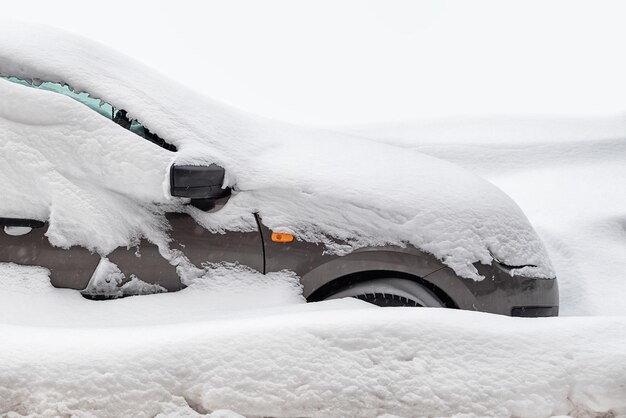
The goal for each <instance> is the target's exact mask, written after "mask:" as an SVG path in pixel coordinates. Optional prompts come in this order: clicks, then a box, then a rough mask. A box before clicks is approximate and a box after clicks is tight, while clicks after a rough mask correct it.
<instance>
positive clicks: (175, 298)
mask: <svg viewBox="0 0 626 418" xmlns="http://www.w3.org/2000/svg"><path fill="white" fill-rule="evenodd" d="M128 283H133V281H130V282H128ZM139 283H142V282H139ZM136 285H138V283H136V282H135V286H136ZM0 286H1V287H2V292H0V306H2V309H0V323H2V324H5V325H6V324H8V325H13V326H26V327H40V326H48V327H62V328H80V327H92V328H97V327H103V328H114V327H129V326H139V327H147V326H157V325H164V324H178V323H184V324H191V323H194V322H202V321H207V320H218V319H224V318H233V317H238V316H246V315H248V312H250V311H251V310H253V309H255V311H254V312H255V314H254V315H260V314H264V315H269V316H271V315H272V314H273V309H275V308H277V307H281V309H282V312H283V313H284V312H287V311H288V310H289V309H290V307H291V306H297V305H300V304H303V303H305V299H304V297H303V296H302V288H301V285H300V282H299V280H298V278H297V277H296V276H295V275H294V274H293V273H292V272H275V273H269V274H266V275H264V274H261V273H259V272H257V271H254V270H251V269H249V268H246V267H243V266H238V265H228V264H224V265H213V266H207V267H205V268H204V269H203V270H201V271H199V272H196V275H195V277H194V279H193V281H192V282H191V283H190V286H189V287H187V288H186V289H183V290H181V291H179V292H175V293H159V294H152V295H147V296H138V297H132V298H124V299H115V300H107V301H101V300H100V301H94V300H88V299H85V298H83V297H82V296H81V295H80V294H79V293H78V292H76V291H75V290H70V289H56V288H54V287H52V285H51V284H50V280H49V278H48V270H47V269H44V268H40V267H30V266H18V265H15V264H8V263H0ZM125 290H126V291H127V292H129V291H130V290H129V289H127V288H126V289H125Z"/></svg>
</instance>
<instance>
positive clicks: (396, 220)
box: [0, 24, 554, 280]
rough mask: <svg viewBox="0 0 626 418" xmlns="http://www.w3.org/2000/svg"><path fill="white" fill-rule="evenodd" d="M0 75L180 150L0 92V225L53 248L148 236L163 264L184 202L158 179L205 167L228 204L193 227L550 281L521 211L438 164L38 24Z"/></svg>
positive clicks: (14, 43)
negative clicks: (220, 96)
mask: <svg viewBox="0 0 626 418" xmlns="http://www.w3.org/2000/svg"><path fill="white" fill-rule="evenodd" d="M0 75H5V76H15V77H18V78H20V79H26V80H33V81H34V82H35V83H38V82H39V81H42V80H43V81H49V82H62V83H67V84H69V85H70V86H71V87H72V88H73V89H75V90H78V91H85V92H88V93H89V94H90V95H91V96H93V97H96V98H99V99H102V100H104V101H106V102H107V103H110V104H112V105H114V106H115V107H117V108H122V109H125V110H127V111H128V112H129V116H131V117H132V118H136V119H138V120H139V121H140V122H141V123H142V124H143V125H145V126H146V127H148V128H149V129H150V130H151V131H153V132H154V133H156V134H158V135H159V136H160V137H161V138H164V139H166V140H168V141H171V142H172V143H173V144H174V145H176V146H177V148H178V150H179V151H178V152H177V153H172V152H169V151H165V150H162V149H158V148H157V147H156V146H154V145H153V144H151V143H148V142H147V141H143V140H141V139H140V138H138V137H136V136H134V135H133V134H131V133H129V132H127V131H124V129H122V128H121V127H119V126H117V125H116V124H115V123H113V122H111V121H110V120H107V119H106V118H104V117H102V116H101V115H98V114H97V113H96V112H93V111H91V110H89V109H87V108H86V107H85V106H83V105H81V104H79V103H78V102H74V101H72V100H71V99H68V98H66V97H62V96H60V95H58V94H57V95H55V94H53V93H50V92H45V91H39V90H36V89H30V88H28V87H25V86H21V85H17V84H13V83H11V82H8V81H6V80H0V97H2V105H1V106H0V147H2V148H0V150H1V152H0V163H1V164H2V165H3V167H7V169H3V170H2V177H1V178H0V194H2V195H3V196H7V197H8V198H6V199H3V200H2V202H1V203H0V214H2V215H3V216H14V215H17V214H19V215H21V216H26V215H27V216H29V217H33V218H36V219H42V220H46V219H49V220H50V223H51V229H50V231H49V232H48V234H49V236H50V239H51V242H52V243H53V244H55V245H59V246H63V247H67V246H69V245H72V244H76V245H82V246H85V247H87V248H90V249H92V250H95V251H98V252H99V253H100V254H103V255H106V254H107V253H109V252H110V251H111V250H112V249H113V248H115V247H116V246H127V245H129V244H132V243H133V242H135V241H136V240H137V238H138V237H139V236H146V237H147V238H148V239H150V240H151V241H153V242H155V243H157V244H158V245H159V246H160V247H161V251H162V253H163V254H164V256H166V257H168V258H169V259H170V261H171V262H175V261H174V259H175V258H176V255H175V254H171V253H170V252H169V250H168V248H167V241H168V237H167V235H166V228H167V225H166V222H165V220H164V219H163V212H164V210H165V209H168V210H181V208H180V205H181V203H182V201H181V200H180V199H171V198H169V197H168V190H167V178H168V168H169V166H170V165H171V164H172V163H174V162H177V163H190V164H206V163H210V162H216V163H218V164H220V165H222V166H223V167H224V168H225V169H226V172H227V185H229V186H235V190H236V193H235V195H234V196H233V197H232V198H231V200H230V201H229V203H228V204H227V205H226V206H225V207H224V208H223V209H221V210H220V211H219V212H217V213H214V214H210V215H207V214H199V215H198V216H204V217H206V218H207V220H206V222H203V224H210V225H213V226H214V228H215V229H231V230H247V229H250V228H251V227H253V225H251V224H250V222H249V221H248V220H249V216H248V215H249V214H250V213H251V212H253V211H257V212H258V213H260V215H261V218H262V220H263V222H264V223H265V224H266V225H267V226H268V227H270V228H272V229H277V230H282V231H285V232H292V233H294V234H295V235H296V236H297V237H299V238H301V239H306V240H308V241H313V242H323V243H325V244H326V245H327V247H328V248H329V251H331V252H336V253H342V252H346V251H350V250H351V249H353V248H358V247H365V246H378V245H384V244H396V245H406V244H411V245H414V246H415V247H418V248H420V249H423V250H424V251H426V252H429V253H432V254H434V255H435V256H437V257H438V258H439V259H441V260H442V261H443V262H444V263H445V264H446V265H448V266H450V267H452V268H453V269H454V270H455V271H456V272H457V273H458V274H459V275H462V276H464V277H468V278H473V279H476V280H480V279H481V277H480V276H479V275H478V273H477V271H476V269H475V267H474V266H473V263H476V262H478V261H479V262H482V263H485V264H489V263H491V260H492V254H493V255H494V256H495V257H496V258H498V259H500V260H501V261H503V262H504V263H506V264H509V265H514V266H523V265H527V266H532V267H525V268H523V271H522V270H521V269H520V270H515V269H514V270H513V274H516V273H518V274H522V273H523V274H528V275H535V276H537V277H552V276H553V275H554V272H553V270H552V267H551V265H550V262H549V260H548V258H547V255H546V252H545V249H544V247H543V244H542V243H541V241H540V240H539V239H538V237H537V235H536V233H535V232H534V230H533V229H532V227H531V226H530V224H529V223H528V221H527V219H526V217H525V216H524V214H523V213H522V212H521V211H520V209H519V208H518V206H517V205H516V204H515V203H514V202H513V201H512V200H511V199H510V198H509V197H508V196H506V195H505V194H503V193H502V192H501V191H500V190H498V189H497V188H496V187H494V186H493V185H491V184H490V183H488V182H487V181H485V180H483V179H481V178H479V177H477V176H476V175H474V174H472V173H471V172H469V171H466V170H464V169H462V168H460V167H458V166H456V165H453V164H450V163H448V162H445V161H442V160H439V159H436V158H432V157H429V156H426V155H424V154H421V153H418V152H413V151H407V150H406V149H402V148H399V147H396V146H389V145H381V144H380V143H376V142H373V141H369V140H363V139H359V138H354V137H351V136H347V135H342V134H336V133H332V132H329V131H323V130H314V129H304V128H299V127H294V126H290V125H286V124H280V123H277V122H273V121H268V120H262V119H259V118H256V117H253V116H250V115H246V114H242V113H241V112H239V111H236V110H234V109H230V108H228V107H226V106H223V105H221V104H218V103H215V102H213V101H211V100H209V99H207V98H205V97H202V96H199V95H197V94H196V93H194V92H193V91H190V90H188V89H186V88H184V87H182V86H180V85H178V84H176V83H175V82H173V81H172V80H169V79H166V78H164V77H162V76H161V75H159V74H156V73H154V72H153V71H152V70H150V69H148V68H145V67H143V66H142V65H140V64H138V63H136V62H134V61H133V60H132V59H131V58H129V57H126V56H123V55H121V54H117V53H115V52H114V51H111V50H109V49H108V48H105V47H103V46H101V45H99V44H95V43H93V42H90V41H87V40H85V39H81V38H78V37H76V36H73V35H69V34H66V33H64V32H59V31H55V30H52V29H49V28H44V27H31V26H25V25H13V24H3V25H2V27H1V28H0ZM16 155H23V157H20V158H16V157H15V156H16ZM126 213H129V214H132V215H129V216H125V214H126ZM83 225H87V227H85V228H83ZM338 242H342V244H341V245H340V244H338Z"/></svg>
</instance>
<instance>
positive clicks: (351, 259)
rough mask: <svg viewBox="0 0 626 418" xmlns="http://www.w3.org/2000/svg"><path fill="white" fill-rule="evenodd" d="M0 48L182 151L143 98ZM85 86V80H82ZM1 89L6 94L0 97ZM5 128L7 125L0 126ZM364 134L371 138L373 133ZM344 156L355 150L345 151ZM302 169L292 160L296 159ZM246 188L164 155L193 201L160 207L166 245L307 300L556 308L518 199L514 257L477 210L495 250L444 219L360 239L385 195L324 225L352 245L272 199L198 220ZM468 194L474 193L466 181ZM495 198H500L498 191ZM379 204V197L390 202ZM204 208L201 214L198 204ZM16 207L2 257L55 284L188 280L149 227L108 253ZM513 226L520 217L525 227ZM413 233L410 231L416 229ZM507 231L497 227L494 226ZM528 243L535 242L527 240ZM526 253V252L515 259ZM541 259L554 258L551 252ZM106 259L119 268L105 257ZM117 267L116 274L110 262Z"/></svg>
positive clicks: (59, 91)
mask: <svg viewBox="0 0 626 418" xmlns="http://www.w3.org/2000/svg"><path fill="white" fill-rule="evenodd" d="M50 48H53V46H51V47H50ZM42 49H46V48H42ZM5 50H6V48H5ZM2 51H3V50H2V45H0V86H1V85H6V86H8V85H11V86H13V87H10V88H15V89H35V90H47V91H48V92H51V93H52V94H54V95H61V96H65V97H69V98H71V99H73V100H74V101H75V102H78V103H80V106H83V107H84V108H89V109H90V110H91V111H92V112H93V113H94V114H98V115H99V117H101V121H102V124H103V126H106V127H107V129H113V125H112V124H115V126H116V128H115V129H120V128H122V129H124V130H125V131H130V132H131V133H133V134H134V135H135V137H136V138H140V139H141V140H144V141H147V142H148V143H150V146H157V147H159V148H161V149H162V150H166V151H167V152H168V153H171V154H172V155H175V154H176V153H177V152H178V149H177V146H176V141H173V140H171V139H169V138H167V137H165V135H164V134H163V133H162V132H166V131H167V130H165V129H161V132H159V133H158V134H157V132H155V131H156V130H154V129H153V128H152V126H150V125H148V124H144V123H143V121H142V122H139V120H138V119H135V118H133V117H131V116H130V115H131V114H132V115H136V114H145V113H142V109H139V108H132V109H131V108H124V109H122V108H118V107H117V106H114V105H112V104H110V103H109V102H108V101H105V100H102V99H100V98H97V97H96V96H92V95H91V94H90V93H89V94H86V93H84V92H82V91H79V90H75V89H73V88H72V87H70V86H69V85H68V83H67V82H66V81H65V80H64V81H55V80H58V79H59V76H58V75H57V76H55V77H52V76H50V78H49V79H46V78H44V77H45V76H46V74H48V72H46V71H42V70H40V69H37V68H34V67H33V68H32V69H31V70H29V68H28V65H27V63H20V62H18V61H16V58H14V56H13V55H16V54H13V55H10V54H8V53H6V54H4V55H3V54H2ZM11 51H17V49H12V50H11ZM17 55H19V54H17ZM3 59H4V61H3ZM42 62H43V61H42ZM29 71H32V74H29ZM50 71H52V70H50ZM55 71H56V70H55ZM131 71H135V69H133V70H131ZM78 73H79V72H78V71H77V74H78ZM73 77H74V78H75V77H76V75H74V76H73ZM137 77H141V76H137ZM70 78H72V77H69V76H68V79H70ZM121 79H122V77H120V80H121ZM137 80H139V78H137ZM2 83H5V84H2ZM7 83H8V84H7ZM7 88H9V87H7ZM81 89H82V90H85V87H84V84H83V85H82V86H81ZM99 90H101V88H99ZM15 91H18V90H15ZM19 91H20V92H21V91H25V90H19ZM38 97H39V96H38ZM41 97H42V98H44V99H48V98H50V99H52V98H53V97H54V96H51V95H50V93H47V95H42V96H41ZM2 100H3V98H2V97H0V104H1V102H2ZM63 103H65V102H63ZM125 106H127V105H125ZM0 129H2V127H1V126H0ZM15 129H19V128H15ZM1 135H2V131H0V138H1ZM0 145H1V144H0ZM367 146H368V147H375V145H372V144H367ZM373 149H375V148H373ZM59 152H61V151H59ZM168 155H169V154H168ZM102 158H105V157H104V156H103V157H102ZM107 158H109V157H107ZM433 160H434V159H433ZM345 161H348V162H349V159H346V160H345ZM428 161H430V160H428ZM442 164H443V163H442ZM446 164H447V163H446ZM442 167H443V168H442V170H452V171H453V170H455V169H454V168H448V167H449V166H448V165H443V166H442ZM290 169H292V168H290ZM295 169H296V170H297V167H296V168H295ZM348 169H350V170H352V171H353V172H354V171H358V170H360V169H361V168H360V167H359V165H358V164H354V166H350V167H348ZM292 170H293V169H292ZM455 176H456V177H455ZM455 176H452V175H451V176H448V177H447V178H446V179H445V181H446V182H448V183H450V182H454V181H456V180H455V178H457V177H459V176H457V175H456V174H455ZM467 176H469V174H468V175H467ZM450 179H452V180H450ZM463 181H467V178H459V182H461V183H462V182H463ZM481 184H482V183H481ZM383 185H384V186H385V187H386V188H387V190H389V191H390V192H391V191H393V193H390V194H393V196H401V195H402V193H409V192H408V191H405V190H402V188H401V187H400V186H395V185H394V184H392V183H389V184H386V183H383ZM481 187H482V186H481ZM485 187H491V186H485ZM394 188H395V189H394ZM296 189H297V188H296ZM301 189H302V190H304V189H306V187H305V186H302V187H301ZM493 189H494V190H495V188H493ZM302 190H300V189H298V192H299V193H301V194H302V193H304V197H302V198H301V200H298V199H293V201H290V202H289V203H290V205H289V206H288V208H287V209H285V211H286V212H289V215H290V216H291V217H292V218H291V219H294V218H296V216H297V214H302V217H307V216H309V217H315V213H314V212H315V210H316V209H315V207H314V205H311V206H310V207H309V206H307V204H306V203H305V202H307V200H306V198H307V197H306V196H307V194H306V190H305V191H304V192H302ZM459 190H460V189H459ZM489 190H490V192H489V193H491V195H493V196H498V198H497V199H502V201H506V202H508V200H507V199H508V197H506V196H505V197H500V194H502V195H503V193H502V192H500V191H497V190H496V191H494V190H492V189H491V188H490V189H489ZM243 192H245V191H243ZM243 192H242V190H241V189H239V188H238V185H237V184H230V183H229V171H228V167H224V166H223V165H221V164H219V163H214V162H210V163H209V162H206V163H205V162H202V161H201V162H194V161H191V162H188V161H187V160H181V161H176V160H175V159H174V162H173V163H172V164H171V165H170V166H169V173H168V182H167V185H166V192H165V193H166V194H168V198H169V199H172V200H173V201H176V202H183V204H184V205H185V206H186V208H183V209H181V206H177V207H176V208H175V210H172V211H170V212H167V213H165V214H164V219H165V220H166V222H167V224H168V226H169V232H168V234H169V237H170V238H171V241H169V244H168V245H170V248H169V249H168V251H169V250H171V251H173V252H176V253H177V254H183V259H184V260H186V261H187V262H189V263H190V264H191V265H194V266H198V267H200V266H203V265H207V263H209V264H210V263H235V264H239V265H242V266H246V267H247V268H250V269H254V270H256V271H258V272H260V273H263V274H265V273H269V272H276V271H281V270H289V271H293V272H295V274H297V275H298V277H299V278H300V283H301V285H302V288H303V294H304V297H305V298H306V299H307V301H310V302H316V301H322V300H328V299H335V298H343V297H353V298H358V299H361V300H363V301H366V302H369V303H372V304H375V305H378V306H396V307H399V306H408V307H445V308H456V309H466V310H476V311H482V312H488V313H494V314H502V315H511V316H519V317H542V316H555V315H558V310H559V297H558V284H557V280H556V276H555V275H554V274H553V272H552V270H551V267H549V266H548V267H545V268H544V266H539V265H538V263H537V262H535V261H533V260H545V259H546V257H547V256H546V255H545V254H543V253H542V254H539V255H537V254H533V253H532V252H533V251H534V252H535V253H537V252H543V251H545V250H544V249H543V247H542V246H541V244H540V241H539V239H538V237H537V236H536V235H535V232H534V231H533V230H532V227H530V225H529V224H528V221H527V220H526V219H525V217H524V216H523V214H521V211H518V208H517V207H516V206H515V205H512V206H510V207H507V210H506V211H505V212H506V214H507V216H509V217H510V218H512V219H514V222H511V225H507V226H506V228H507V231H512V233H511V234H509V235H507V236H506V237H505V238H503V240H505V241H506V245H504V246H502V248H504V250H500V253H504V254H511V253H513V254H515V251H516V248H523V249H524V251H519V252H518V255H519V256H514V257H510V260H518V262H515V263H513V262H511V261H510V260H509V259H506V258H505V257H503V256H502V255H501V254H498V247H497V245H495V244H493V243H494V242H496V240H495V238H493V237H486V238H484V239H483V238H481V235H480V234H481V233H482V232H481V229H488V228H485V227H484V226H482V222H483V221H482V220H478V218H477V220H476V221H475V222H474V221H472V220H471V219H470V221H468V222H470V223H472V222H473V224H472V225H470V227H471V228H472V231H473V232H472V234H473V235H471V237H472V240H475V241H477V242H482V241H483V240H484V242H485V243H488V244H485V246H484V247H485V248H487V247H488V249H487V250H485V248H482V247H481V251H482V250H485V251H488V257H487V260H486V259H485V256H481V257H478V256H475V255H472V251H469V250H468V248H469V247H470V246H471V245H473V244H472V242H474V241H467V239H466V238H462V237H461V232H458V233H459V241H458V243H455V242H452V241H454V239H455V238H454V237H455V233H456V232H455V231H456V230H455V229H454V228H453V227H450V226H445V225H444V226H441V228H448V229H447V230H445V232H446V234H445V235H446V237H445V239H444V238H442V239H441V240H440V241H436V240H435V241H434V242H435V244H437V245H430V246H429V245H427V244H426V243H425V244H424V245H419V244H418V245H416V244H415V242H418V243H419V242H422V241H424V242H426V241H425V240H424V239H422V237H417V238H416V239H415V240H414V241H409V242H407V240H398V241H397V242H394V240H391V239H388V238H385V239H383V238H381V239H380V242H376V240H375V239H371V238H367V239H365V238H363V239H361V238H362V237H360V236H359V232H358V231H359V228H361V230H363V227H360V226H357V223H358V222H361V221H360V220H359V219H360V218H359V217H361V216H362V214H361V210H363V211H365V212H368V213H369V211H373V210H379V209H378V207H377V208H376V209H369V208H362V207H359V205H351V206H347V207H348V208H353V209H350V210H354V213H351V212H349V211H346V212H344V213H342V214H341V215H340V216H341V218H342V222H344V224H343V225H345V229H344V228H342V227H341V226H339V227H337V228H335V233H334V234H329V235H335V236H333V237H332V238H333V240H332V245H333V246H334V248H344V247H349V249H348V250H345V251H329V245H328V241H324V240H323V239H320V234H317V233H311V234H309V233H308V232H309V230H310V229H311V228H313V226H312V225H314V224H315V220H312V221H310V222H308V223H304V224H303V225H304V226H295V225H285V224H284V223H283V224H281V225H280V227H276V225H277V223H280V222H279V221H276V220H275V219H273V217H274V216H275V215H273V213H272V211H263V210H258V211H257V210H253V209H250V211H249V213H248V214H247V216H249V218H250V219H252V220H253V225H252V226H250V227H248V228H247V230H242V229H241V228H232V229H229V228H227V227H226V228H222V227H220V228H207V227H205V226H203V225H202V224H201V222H199V221H198V217H199V216H209V217H210V216H212V215H214V214H215V215H218V216H219V214H220V213H221V212H222V211H224V210H225V208H230V207H232V206H233V205H234V203H231V201H232V200H233V199H236V198H237V196H238V194H240V193H243ZM469 194H471V193H469V192H468V195H469ZM298 196H300V195H298ZM426 198H429V197H428V196H426ZM285 200H289V199H288V198H287V199H285ZM427 200H428V199H425V200H424V201H427ZM448 203H449V204H447V202H444V207H445V208H446V210H447V211H449V212H450V213H451V214H452V216H454V214H455V213H456V211H457V209H455V202H448ZM506 204H507V205H509V203H506ZM489 206H490V205H489V204H487V205H482V204H481V205H480V214H481V216H484V218H481V219H487V220H489V221H490V222H491V221H492V220H493V224H494V225H497V223H498V222H500V223H506V222H507V219H508V218H502V217H501V216H500V217H499V215H496V214H495V213H496V212H495V209H494V215H493V216H490V214H489V210H490V209H489ZM492 206H493V207H496V206H497V202H496V203H494V204H493V205H492ZM381 207H382V208H383V209H384V205H383V204H381ZM307 211H308V212H307ZM458 211H461V209H458ZM200 212H201V213H202V214H204V215H199V214H198V213H200ZM309 212H312V214H309ZM468 213H470V215H471V213H478V212H476V211H474V212H471V211H468ZM17 215H19V213H18V212H16V211H12V212H11V213H9V212H5V213H2V211H1V210H0V227H2V228H3V230H4V232H3V233H0V262H8V263H16V264H20V265H36V266H43V267H45V268H47V269H48V270H49V271H50V280H51V282H52V284H53V285H54V286H55V287H59V288H69V289H75V290H77V291H80V292H81V293H82V294H83V295H84V296H86V297H89V298H94V299H102V298H110V297H119V296H122V295H124V293H123V292H120V290H119V289H120V288H121V286H122V285H123V284H124V283H126V282H128V281H129V280H131V279H132V278H141V280H142V281H144V282H146V283H148V284H149V285H153V286H155V287H156V288H158V289H161V290H166V291H170V292H173V291H178V290H181V289H183V288H184V287H185V280H182V279H181V277H180V272H177V268H178V267H180V263H179V262H177V261H175V259H173V258H172V257H170V258H169V259H167V257H164V256H163V248H162V245H161V246H160V245H159V244H158V243H155V242H154V240H151V239H148V238H147V237H145V236H143V237H140V239H138V240H137V242H134V243H133V245H126V246H124V245H118V246H117V248H115V249H114V250H113V251H106V254H103V252H104V251H94V248H88V247H87V246H84V245H83V246H81V245H59V244H58V243H55V242H52V240H51V239H50V236H51V235H54V231H53V230H52V229H51V228H52V227H53V223H52V222H53V220H51V219H47V218H45V216H44V215H39V216H38V217H33V216H17ZM431 215H432V213H431ZM442 216H443V215H442ZM464 216H465V215H464ZM492 218H493V219H492ZM281 219H282V218H281ZM385 219H387V218H385ZM433 219H435V221H434V222H436V219H437V217H436V216H434V217H433ZM281 222H282V221H281ZM352 222H354V225H352V224H351V223H352ZM368 222H369V220H366V221H364V224H367V223H368ZM402 222H405V223H406V224H407V225H408V226H407V227H406V228H407V229H409V228H410V225H412V224H411V222H412V220H411V219H409V220H405V221H402V220H401V221H400V222H399V224H400V226H399V227H398V228H402ZM431 223H432V222H431ZM359 225H360V224H359ZM446 225H448V224H446ZM451 225H453V226H454V224H451ZM307 228H308V229H307ZM503 228H504V227H503ZM516 228H519V229H520V231H521V232H519V234H517V232H516ZM422 229H423V228H422ZM380 230H382V229H380ZM337 231H338V232H337ZM426 231H427V230H426ZM458 231H462V230H461V229H458ZM477 231H478V232H477ZM411 234H413V232H411ZM411 234H408V235H407V236H413V235H411ZM364 235H367V234H365V233H364ZM501 236H502V234H500V235H498V237H501ZM510 237H513V238H510ZM516 240H517V241H516ZM525 240H526V241H532V245H526V242H525ZM355 242H356V243H357V245H355ZM451 242H452V243H451ZM468 242H469V243H468ZM464 243H465V244H464ZM74 244H75V243H74ZM464 245H467V247H464ZM481 245H482V244H481ZM444 246H447V247H446V248H451V250H449V253H450V254H445V253H444V250H441V248H443V247H444ZM528 248H531V250H532V251H530V252H529V251H527V249H528ZM446 251H448V250H446ZM485 251H482V253H481V254H484V253H485ZM442 254H443V255H442ZM458 254H461V255H463V256H464V257H465V258H464V259H463V260H465V261H463V263H461V262H459V261H458V259H459V256H458ZM465 254H469V255H467V256H465ZM472 257H473V258H472ZM466 259H469V260H470V262H467V261H466ZM179 260H180V258H179ZM519 260H522V261H523V262H521V263H520V262H519ZM524 260H528V261H524ZM545 263H546V264H549V262H547V261H546V262H545ZM111 266H113V270H111V269H110V268H111ZM459 266H461V267H459ZM111 271H113V273H114V274H111ZM467 272H469V273H467ZM118 273H119V274H118ZM468 276H470V277H468Z"/></svg>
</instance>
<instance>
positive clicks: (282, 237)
mask: <svg viewBox="0 0 626 418" xmlns="http://www.w3.org/2000/svg"><path fill="white" fill-rule="evenodd" d="M272 241H273V242H291V241H293V235H291V234H286V233H284V232H272Z"/></svg>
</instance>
